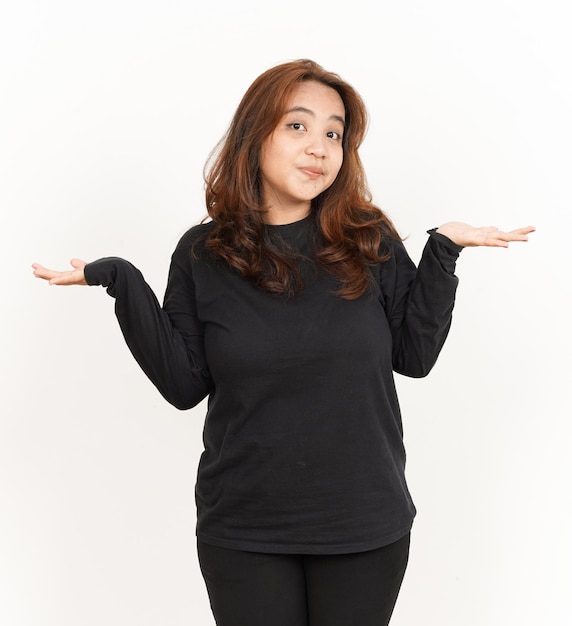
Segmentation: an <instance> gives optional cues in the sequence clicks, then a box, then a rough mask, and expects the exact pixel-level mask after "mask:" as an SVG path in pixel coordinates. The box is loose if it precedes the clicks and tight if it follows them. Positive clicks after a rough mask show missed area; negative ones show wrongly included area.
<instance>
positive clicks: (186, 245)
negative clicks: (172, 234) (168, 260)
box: [177, 222, 215, 250]
mask: <svg viewBox="0 0 572 626" xmlns="http://www.w3.org/2000/svg"><path fill="white" fill-rule="evenodd" d="M214 225H215V223H214V222H206V223H205V224H197V225H196V226H193V227H191V228H189V230H187V232H186V233H185V234H184V235H183V236H182V237H181V238H180V239H179V243H178V244H177V249H179V248H183V249H186V250H189V249H190V248H192V247H193V246H195V245H196V244H201V242H203V243H204V240H205V239H206V238H207V236H208V234H209V233H210V232H211V231H212V229H213V228H214Z"/></svg>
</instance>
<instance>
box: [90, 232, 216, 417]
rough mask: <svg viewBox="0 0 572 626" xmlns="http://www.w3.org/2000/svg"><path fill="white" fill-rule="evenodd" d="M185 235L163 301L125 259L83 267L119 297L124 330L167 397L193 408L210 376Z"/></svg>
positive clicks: (209, 384)
mask: <svg viewBox="0 0 572 626" xmlns="http://www.w3.org/2000/svg"><path fill="white" fill-rule="evenodd" d="M184 239H185V238H183V240H184ZM183 240H181V243H179V246H178V247H177V249H176V250H175V252H174V253H173V257H172V260H171V267H170V270H169V280H168V284H167V290H166V293H165V299H164V303H163V307H161V306H160V304H159V302H158V301H157V298H156V297H155V294H154V293H153V290H152V289H151V287H149V285H148V284H147V283H146V282H145V280H144V278H143V275H142V274H141V272H140V271H139V270H138V269H137V268H136V267H134V266H133V265H132V264H131V263H129V262H128V261H125V260H124V259H120V258H117V257H109V258H104V259H99V260H97V261H94V262H93V263H89V264H88V265H86V266H85V268H84V272H85V278H86V281H87V283H88V284H89V285H103V286H104V287H106V288H107V293H108V294H109V295H110V296H112V297H113V298H115V314H116V316H117V319H118V321H119V325H120V327H121V331H122V333H123V336H124V337H125V341H126V342H127V345H128V347H129V349H130V350H131V353H132V354H133V356H134V357H135V359H136V361H137V362H138V363H139V365H140V366H141V369H142V370H143V371H144V372H145V374H146V375H147V376H148V377H149V379H150V380H151V382H152V383H153V384H154V385H155V386H156V387H157V389H158V390H159V392H160V393H161V395H162V396H163V397H164V398H165V399H166V400H167V401H168V402H170V403H171V404H172V405H174V406H175V407H177V408H178V409H189V408H192V407H193V406H196V405H197V404H198V403H199V402H200V401H201V400H202V399H203V398H204V397H205V396H206V395H207V394H208V393H209V391H210V390H211V387H212V379H211V377H210V374H209V371H208V368H207V366H206V359H205V351H204V338H203V327H202V324H201V323H200V321H199V320H198V318H197V314H196V307H195V297H194V286H193V279H192V270H191V262H190V249H189V247H188V246H185V245H184V241H183Z"/></svg>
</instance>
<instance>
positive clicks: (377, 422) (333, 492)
mask: <svg viewBox="0 0 572 626" xmlns="http://www.w3.org/2000/svg"><path fill="white" fill-rule="evenodd" d="M210 228H212V225H211V224H204V225H200V226H196V227H194V228H192V229H191V230H189V231H188V232H187V233H186V234H185V235H184V236H183V237H182V239H181V241H180V242H179V244H178V246H177V248H176V250H175V252H174V254H173V257H172V264H171V269H170V273H169V281H168V285H167V290H166V294H165V300H164V305H163V308H161V307H160V305H159V303H158V302H157V299H156V298H155V296H154V294H153V292H152V291H151V289H150V287H149V286H148V285H147V284H146V283H145V281H144V280H143V277H142V276H141V274H140V272H139V271H138V270H137V269H136V268H135V267H133V266H132V265H131V264H130V263H128V262H127V261H124V260H122V259H117V258H107V259H100V260H99V261H95V262H93V263H90V264H88V265H87V266H86V268H85V275H86V280H87V282H88V283H89V284H91V285H95V284H99V285H105V286H106V287H107V288H108V293H109V294H110V295H112V296H113V297H115V298H116V314H117V317H118V319H119V322H120V325H121V328H122V331H123V334H124V336H125V339H126V341H127V343H128V345H129V348H130V349H131V351H132V353H133V355H134V356H135V358H136V359H137V361H138V362H139V364H140V365H141V367H142V368H143V370H144V371H145V373H146V374H147V375H148V376H149V378H150V379H151V380H152V381H153V383H154V384H155V385H156V386H157V388H158V389H159V391H160V392H161V394H162V395H163V396H164V397H165V398H166V399H167V400H168V401H169V402H171V403H172V404H174V405H175V406H176V407H178V408H181V409H184V408H190V407H192V406H194V405H196V404H197V403H198V402H199V401H200V400H202V399H203V398H204V397H205V396H206V395H208V396H209V400H208V412H207V417H206V421H205V427H204V445H205V450H204V452H203V454H202V456H201V460H200V464H199V470H198V479H197V486H196V501H197V511H198V524H197V534H198V536H199V539H200V540H201V541H203V542H205V543H210V544H213V545H217V546H222V547H228V548H233V549H240V550H251V551H260V552H277V553H306V554H334V553H347V552H359V551H364V550H369V549H374V548H377V547H380V546H382V545H386V544H389V543H391V542H393V541H396V540H397V539H399V538H401V537H402V536H403V535H405V534H406V533H407V532H408V531H409V530H410V528H411V525H412V521H413V518H414V515H415V508H414V505H413V502H412V500H411V496H410V494H409V491H408V489H407V485H406V482H405V475H404V470H405V451H404V447H403V433H402V425H401V416H400V411H399V405H398V401H397V396H396V392H395V385H394V380H393V371H397V372H399V373H401V374H404V375H406V376H414V377H420V376H424V375H426V374H427V373H428V372H429V370H430V369H431V367H432V366H433V365H434V363H435V360H436V359H437V356H438V354H439V351H440V349H441V347H442V345H443V343H444V341H445V338H446V336H447V333H448V330H449V326H450V323H451V313H452V309H453V304H454V297H455V290H456V286H457V278H456V276H455V275H454V273H453V272H454V266H455V260H456V258H457V256H458V254H459V251H460V250H461V248H460V246H457V245H455V244H454V243H453V242H451V241H450V240H449V239H447V238H446V237H444V236H442V235H439V234H437V233H431V235H430V238H429V241H428V242H427V245H426V247H425V249H424V252H423V255H422V258H421V261H420V263H419V267H418V268H417V270H416V268H415V266H414V264H413V262H412V261H411V260H410V258H409V256H408V255H407V252H406V251H405V248H404V246H403V244H402V243H401V242H400V241H395V240H389V239H386V240H385V243H384V244H383V245H385V246H388V247H389V249H390V251H391V256H390V259H389V260H388V261H387V262H385V263H381V264H378V265H375V266H373V267H372V269H371V271H372V273H373V276H374V278H375V284H374V287H372V289H370V291H369V292H368V293H366V294H365V295H364V296H362V297H360V298H359V299H357V300H344V299H342V298H340V297H338V296H336V295H335V292H336V290H337V289H338V288H339V287H340V285H339V283H338V281H337V279H336V278H334V277H333V276H332V275H330V274H328V273H326V272H324V271H322V270H317V269H316V268H315V267H314V265H313V263H312V261H311V260H308V261H306V262H304V263H303V265H305V267H304V268H303V275H304V277H305V287H304V290H303V292H302V293H301V294H300V295H299V296H296V297H294V298H284V297H278V296H274V295H270V294H268V293H266V292H263V291H262V290H260V289H259V288H257V287H256V286H255V285H254V284H253V283H252V282H250V281H248V280H245V279H243V278H242V277H240V276H239V275H238V274H237V273H236V272H235V271H234V270H232V269H230V268H229V267H228V266H227V265H225V264H224V263H222V262H220V261H219V262H215V261H213V260H212V259H211V258H210V257H209V256H208V254H206V252H205V251H204V246H202V244H201V242H200V241H199V242H198V243H197V245H196V246H195V251H196V258H193V257H192V256H191V252H190V249H191V246H192V245H193V243H194V242H195V241H197V239H200V238H201V236H202V235H204V234H205V232H206V231H208V229H210ZM267 228H268V229H269V231H270V235H271V237H273V238H274V240H275V241H276V242H278V244H280V242H281V241H283V242H284V245H287V246H289V247H290V248H292V249H293V250H295V251H296V252H300V253H301V254H304V255H306V256H310V257H311V255H312V242H313V237H312V228H313V221H312V218H311V217H308V218H306V219H304V220H301V221H299V222H295V223H293V224H287V225H282V226H270V225H269V226H267Z"/></svg>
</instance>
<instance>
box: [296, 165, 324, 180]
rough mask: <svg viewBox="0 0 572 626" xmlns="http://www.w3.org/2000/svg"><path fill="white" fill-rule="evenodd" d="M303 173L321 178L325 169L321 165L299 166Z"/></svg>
mask: <svg viewBox="0 0 572 626" xmlns="http://www.w3.org/2000/svg"><path fill="white" fill-rule="evenodd" d="M298 169H299V170H300V171H301V172H302V173H303V174H306V176H309V177H310V178H314V179H315V178H319V177H320V176H322V174H323V173H324V170H322V168H320V167H300V168H298Z"/></svg>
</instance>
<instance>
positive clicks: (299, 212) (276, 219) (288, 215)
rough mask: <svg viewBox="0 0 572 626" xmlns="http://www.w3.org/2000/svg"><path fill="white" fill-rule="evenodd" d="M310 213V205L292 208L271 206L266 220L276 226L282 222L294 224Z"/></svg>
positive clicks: (265, 217)
mask: <svg viewBox="0 0 572 626" xmlns="http://www.w3.org/2000/svg"><path fill="white" fill-rule="evenodd" d="M308 215H310V207H309V206H305V207H295V208H292V209H284V208H277V207H271V208H270V209H268V212H267V213H266V215H265V216H264V221H265V222H266V223H267V224H272V225H274V226H280V225H281V224H292V223H293V222H299V221H300V220H303V219H304V218H305V217H308Z"/></svg>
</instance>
